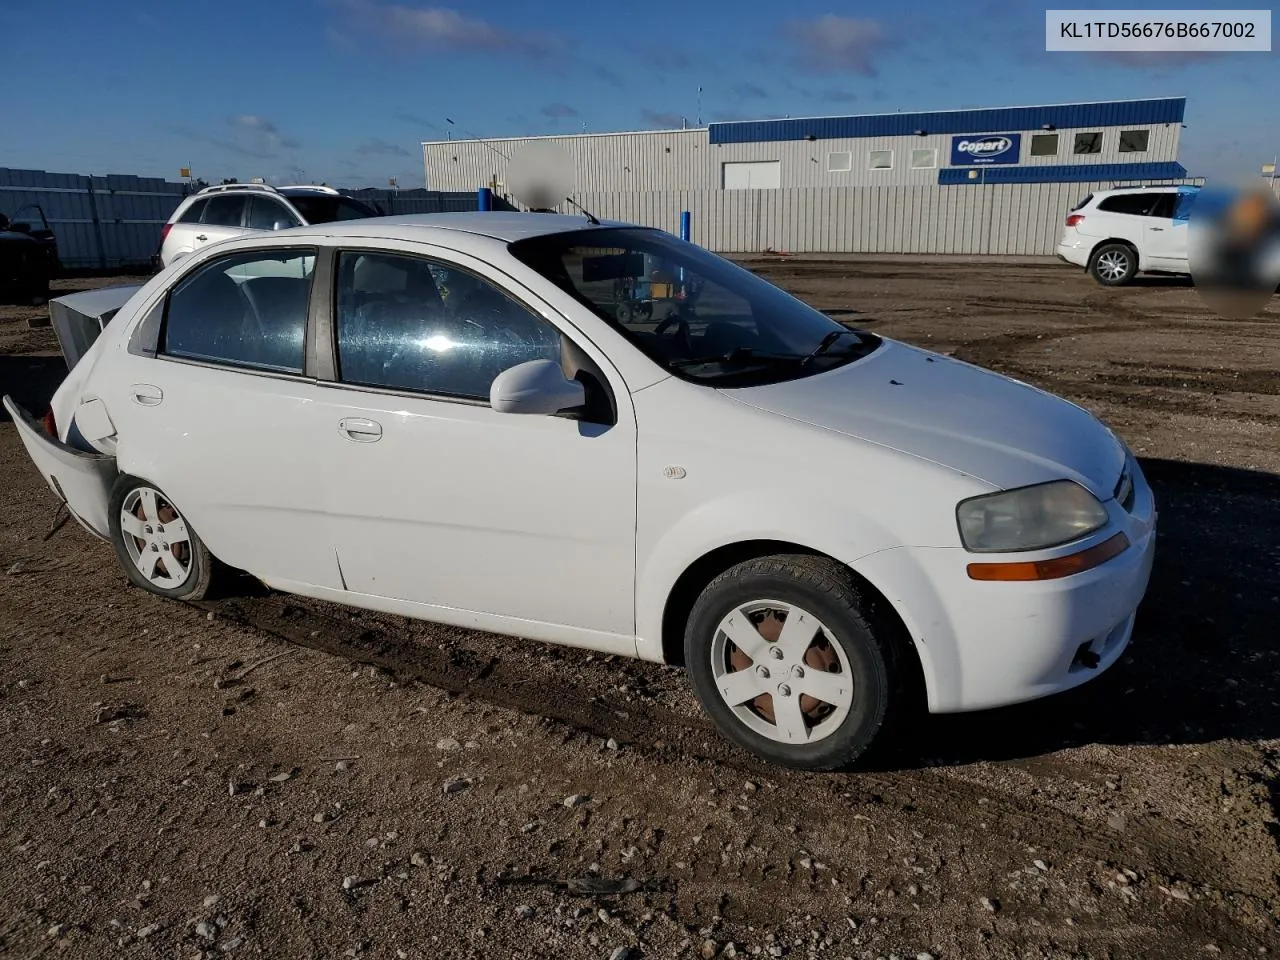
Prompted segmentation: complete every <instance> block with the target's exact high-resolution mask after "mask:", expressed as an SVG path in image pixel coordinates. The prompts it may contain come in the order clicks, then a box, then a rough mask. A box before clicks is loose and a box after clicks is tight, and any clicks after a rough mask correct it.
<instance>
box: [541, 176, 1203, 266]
mask: <svg viewBox="0 0 1280 960" xmlns="http://www.w3.org/2000/svg"><path fill="white" fill-rule="evenodd" d="M1202 182H1203V181H1202V180H1198V179H1197V180H1190V179H1188V180H1176V181H1175V180H1163V181H1158V183H1159V184H1175V183H1202ZM1156 183H1157V181H1151V182H1150V184H1151V185H1155V184H1156ZM1114 186H1118V184H1115V183H1111V182H1093V183H1027V184H961V185H956V186H947V187H939V186H936V185H929V186H886V187H788V188H783V189H772V190H666V191H650V192H644V193H583V194H579V195H576V196H575V197H574V199H575V200H577V201H578V203H580V204H581V205H582V206H583V207H585V208H586V209H587V210H590V211H591V212H592V213H593V214H595V215H596V216H597V217H600V218H601V219H610V220H624V221H627V222H630V223H638V224H643V225H644V226H651V227H659V228H661V229H663V230H669V231H670V232H672V233H677V232H678V231H679V228H680V214H681V212H682V211H685V210H687V211H689V213H690V214H691V236H690V239H692V240H693V242H694V243H697V244H699V245H700V246H703V247H706V248H707V249H710V250H714V251H716V252H719V253H754V252H759V251H762V250H777V251H783V252H787V253H921V254H968V255H992V256H1044V255H1050V254H1052V253H1053V252H1054V250H1055V248H1056V246H1057V242H1058V234H1059V231H1060V229H1061V226H1062V222H1063V220H1064V218H1065V217H1066V215H1067V212H1068V211H1069V210H1070V209H1071V208H1072V207H1074V206H1075V205H1076V204H1077V203H1078V202H1079V201H1080V200H1081V199H1083V198H1084V197H1085V196H1086V195H1087V194H1089V193H1090V192H1092V191H1094V190H1103V189H1108V188H1110V187H1114ZM558 209H559V211H560V212H562V213H575V212H576V211H575V210H574V208H573V207H572V206H570V205H569V204H563V205H561V206H560V207H559V208H558Z"/></svg>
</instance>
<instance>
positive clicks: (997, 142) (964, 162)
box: [951, 133, 1022, 167]
mask: <svg viewBox="0 0 1280 960" xmlns="http://www.w3.org/2000/svg"><path fill="white" fill-rule="evenodd" d="M1021 153H1022V134H1020V133H988V134H982V135H979V136H966V137H952V138H951V165H952V166H953V167H971V166H973V165H974V164H976V163H1017V162H1018V157H1019V156H1020V155H1021Z"/></svg>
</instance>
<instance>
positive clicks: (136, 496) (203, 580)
mask: <svg viewBox="0 0 1280 960" xmlns="http://www.w3.org/2000/svg"><path fill="white" fill-rule="evenodd" d="M108 517H109V519H110V523H111V545H112V546H113V547H114V548H115V552H116V559H118V560H119V561H120V566H121V567H123V568H124V572H125V574H126V575H127V576H128V578H129V579H130V580H131V581H132V582H133V583H135V584H136V585H138V586H139V587H142V588H143V589H145V590H150V591H151V592H152V593H156V594H159V595H160V596H162V597H170V598H172V599H175V600H200V599H203V598H204V597H205V595H206V594H207V593H208V592H209V588H210V585H211V584H212V582H213V576H214V568H215V565H216V563H217V561H216V560H214V558H213V555H212V554H210V553H209V550H208V548H207V547H205V545H204V541H202V540H201V539H200V537H199V536H198V535H197V534H196V532H195V530H193V529H191V527H190V526H189V525H188V524H187V521H186V518H185V517H183V516H182V514H181V512H179V510H178V508H177V506H175V505H174V503H173V501H172V500H170V499H169V497H168V496H166V495H165V493H164V492H163V491H162V490H160V489H159V488H158V487H156V486H154V485H153V484H151V483H149V482H148V481H146V480H140V479H139V478H137V477H131V476H129V475H127V474H121V475H120V477H119V478H118V479H117V480H116V483H115V486H114V488H113V489H112V492H111V506H110V509H109V512H108Z"/></svg>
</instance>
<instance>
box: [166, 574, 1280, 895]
mask: <svg viewBox="0 0 1280 960" xmlns="http://www.w3.org/2000/svg"><path fill="white" fill-rule="evenodd" d="M189 606H193V607H195V608H196V609H199V610H201V611H203V612H206V613H210V612H211V613H214V614H215V615H216V616H218V617H221V618H224V619H227V620H230V621H232V622H233V623H236V624H237V625H239V626H242V627H245V628H249V629H254V630H258V631H261V632H263V633H266V634H268V635H270V636H272V637H274V638H276V639H277V640H281V641H284V642H286V643H292V644H297V645H300V646H304V647H309V648H311V649H315V650H319V651H322V652H324V653H328V654H330V655H333V656H338V657H342V658H344V659H348V660H352V661H355V662H358V663H361V664H365V665H368V666H372V667H375V668H378V669H380V670H384V671H386V672H387V673H389V674H390V675H392V676H393V677H395V678H396V679H397V681H398V682H404V681H407V680H412V681H416V682H419V683H423V684H426V685H427V686H430V687H434V688H436V689H440V690H443V691H445V692H447V693H450V694H452V695H458V696H466V697H473V698H475V699H478V700H482V701H485V702H488V703H492V704H494V705H497V706H501V707H505V708H509V709H515V710H517V711H519V712H522V713H526V714H530V715H535V716H540V717H543V718H546V719H548V720H551V721H554V722H556V723H560V724H563V725H564V726H566V727H568V728H570V729H572V730H574V731H577V732H579V733H582V734H585V735H588V736H591V737H595V738H598V739H607V738H609V737H613V738H614V739H617V740H619V741H620V742H624V743H628V744H629V745H630V748H631V749H634V750H638V751H640V752H642V753H645V754H648V755H650V756H652V757H653V758H654V759H657V760H659V761H661V760H663V759H664V758H668V757H672V756H678V757H683V758H687V759H692V760H695V761H698V762H705V763H711V764H715V765H717V766H721V767H725V768H728V769H731V770H733V771H735V772H736V773H739V774H742V775H745V776H749V777H754V778H758V779H763V780H770V781H773V782H775V783H778V784H779V786H780V789H779V790H778V791H777V797H778V799H775V800H773V801H772V802H773V803H774V804H775V805H779V809H778V811H777V812H779V813H782V812H784V811H783V810H782V809H781V806H786V807H787V808H790V809H792V810H794V809H802V808H803V807H804V806H805V805H806V804H807V803H810V802H815V801H818V799H819V798H825V799H826V800H827V802H836V803H837V804H839V805H841V806H845V807H847V808H848V809H851V810H854V811H867V810H871V811H874V812H875V813H876V814H877V815H878V816H889V817H903V816H905V817H906V818H908V819H909V818H911V817H920V818H922V819H923V820H926V821H929V822H932V823H934V824H937V825H940V826H944V827H945V828H946V829H947V830H948V831H949V832H951V833H952V834H959V835H961V836H962V837H963V842H964V843H965V844H969V845H991V844H993V843H995V844H998V845H1005V844H1007V843H1009V842H1015V843H1019V844H1034V845H1036V846H1038V847H1046V848H1050V849H1053V850H1055V851H1057V854H1058V856H1060V857H1082V858H1085V859H1092V860H1097V861H1101V862H1104V863H1106V864H1108V865H1109V866H1110V867H1111V868H1113V869H1118V868H1119V867H1120V866H1125V867H1129V868H1131V869H1135V870H1137V871H1139V872H1140V873H1142V874H1144V875H1147V876H1150V877H1158V878H1160V880H1161V882H1164V883H1166V884H1170V883H1173V882H1174V881H1177V880H1182V881H1185V882H1188V883H1191V884H1192V885H1195V886H1200V887H1203V888H1207V889H1211V890H1213V891H1215V892H1216V893H1217V894H1218V895H1220V896H1233V897H1240V898H1244V899H1248V900H1251V901H1255V902H1257V903H1258V904H1259V905H1260V906H1262V907H1263V908H1264V909H1266V910H1267V911H1268V912H1272V910H1273V907H1272V898H1273V897H1274V896H1275V891H1274V890H1244V889H1239V888H1238V887H1237V885H1236V884H1235V883H1234V882H1233V880H1232V878H1230V877H1228V876H1225V875H1223V874H1222V872H1221V871H1220V870H1219V868H1217V867H1216V866H1214V865H1212V864H1209V863H1207V862H1205V861H1204V860H1203V859H1202V858H1200V857H1197V856H1196V854H1195V851H1194V850H1191V849H1188V845H1187V840H1186V838H1185V837H1183V836H1179V835H1178V834H1176V833H1174V832H1172V831H1169V830H1164V829H1161V828H1159V827H1156V826H1154V825H1152V824H1149V823H1141V824H1139V823H1134V824H1130V825H1129V826H1128V827H1127V828H1126V830H1125V833H1124V835H1123V836H1120V835H1118V834H1113V833H1109V832H1107V831H1104V830H1100V829H1098V828H1096V827H1094V826H1092V825H1090V824H1088V823H1087V822H1085V821H1083V820H1081V819H1079V818H1076V817H1073V816H1071V815H1069V814H1067V813H1065V812H1063V811H1061V810H1059V809H1057V808H1054V807H1051V806H1048V805H1045V804H1042V803H1037V802H1035V801H1033V800H1030V799H1024V798H1021V797H1018V796H1015V795H1013V794H1011V793H1008V792H1005V791H998V790H993V789H989V788H987V787H984V786H980V785H976V784H973V783H970V782H967V781H965V780H962V779H959V778H956V777H951V776H948V775H947V774H945V773H943V772H939V771H936V770H929V769H913V770H910V771H902V772H890V771H887V770H884V769H880V770H876V769H872V770H868V771H866V772H856V773H843V774H800V773H795V772H791V771H786V778H785V780H779V773H780V771H779V769H778V768H775V767H773V766H771V765H768V764H765V763H763V762H760V761H756V760H755V759H754V758H752V757H751V756H750V755H748V754H745V753H743V752H741V751H738V750H737V749H736V748H734V747H733V746H732V745H730V744H729V743H728V742H727V741H725V740H723V739H722V738H721V737H720V736H719V734H718V733H717V732H716V731H715V729H714V727H712V725H711V724H710V723H709V722H708V721H704V720H702V719H701V718H686V717H682V716H679V715H677V714H676V713H674V712H672V711H669V710H665V709H663V708H661V706H649V705H645V704H639V705H637V704H634V703H627V704H625V706H624V707H619V706H615V705H611V704H609V703H607V702H599V703H597V702H589V701H586V702H584V701H582V700H575V699H573V698H569V697H565V696H561V695H558V694H557V691H556V690H555V689H552V690H548V689H547V688H546V686H545V685H543V684H540V683H537V682H532V681H533V680H534V678H532V677H530V676H528V675H526V674H524V673H523V672H522V671H521V670H520V668H519V667H518V666H517V667H516V668H514V669H512V668H511V667H509V666H508V665H507V664H505V663H504V662H503V660H502V658H501V657H497V656H494V657H490V658H488V659H486V660H484V661H483V662H481V661H480V658H476V657H474V656H468V655H467V654H465V653H464V654H461V655H459V653H457V652H455V653H450V652H447V651H446V650H445V649H442V648H443V646H444V645H441V648H437V649H434V650H433V649H430V648H427V647H424V646H423V645H422V644H419V643H414V642H412V641H411V640H409V639H408V638H407V637H405V636H403V635H402V634H401V628H400V627H399V626H398V625H396V624H395V623H394V622H393V621H391V620H388V619H386V618H384V617H382V616H380V615H377V614H373V615H366V614H365V613H364V612H363V611H359V612H356V611H347V610H343V611H342V612H343V613H344V614H347V615H348V616H349V617H350V619H348V620H344V619H343V618H341V617H338V616H335V615H333V614H332V613H330V612H329V611H327V610H325V609H324V606H327V605H321V604H319V603H318V602H313V601H309V600H305V599H302V598H296V597H284V596H280V595H274V594H271V595H268V596H265V597H247V598H246V597H236V598H233V599H228V600H222V601H214V602H208V601H206V602H200V603H194V604H189ZM462 632H463V633H465V631H462ZM766 802H768V801H766ZM979 808H981V810H982V814H981V819H982V820H983V822H985V823H986V824H987V828H986V829H978V828H976V826H975V824H974V823H973V822H972V821H973V820H974V819H976V818H975V817H974V811H976V810H978V809H979Z"/></svg>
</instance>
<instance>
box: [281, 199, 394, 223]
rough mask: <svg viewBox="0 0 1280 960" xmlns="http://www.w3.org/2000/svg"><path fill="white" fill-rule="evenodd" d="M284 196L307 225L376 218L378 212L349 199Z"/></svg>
mask: <svg viewBox="0 0 1280 960" xmlns="http://www.w3.org/2000/svg"><path fill="white" fill-rule="evenodd" d="M285 196H286V197H287V198H288V200H289V202H290V203H292V204H293V205H294V206H295V207H297V209H298V212H299V213H301V214H302V216H303V217H304V218H305V219H306V221H307V223H333V222H334V221H335V220H363V219H364V218H365V217H376V216H378V211H377V210H375V209H373V207H371V206H369V205H368V204H365V203H361V202H360V201H359V200H355V199H352V198H351V197H335V196H332V195H328V194H296V193H295V194H288V193H286V194H285Z"/></svg>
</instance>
